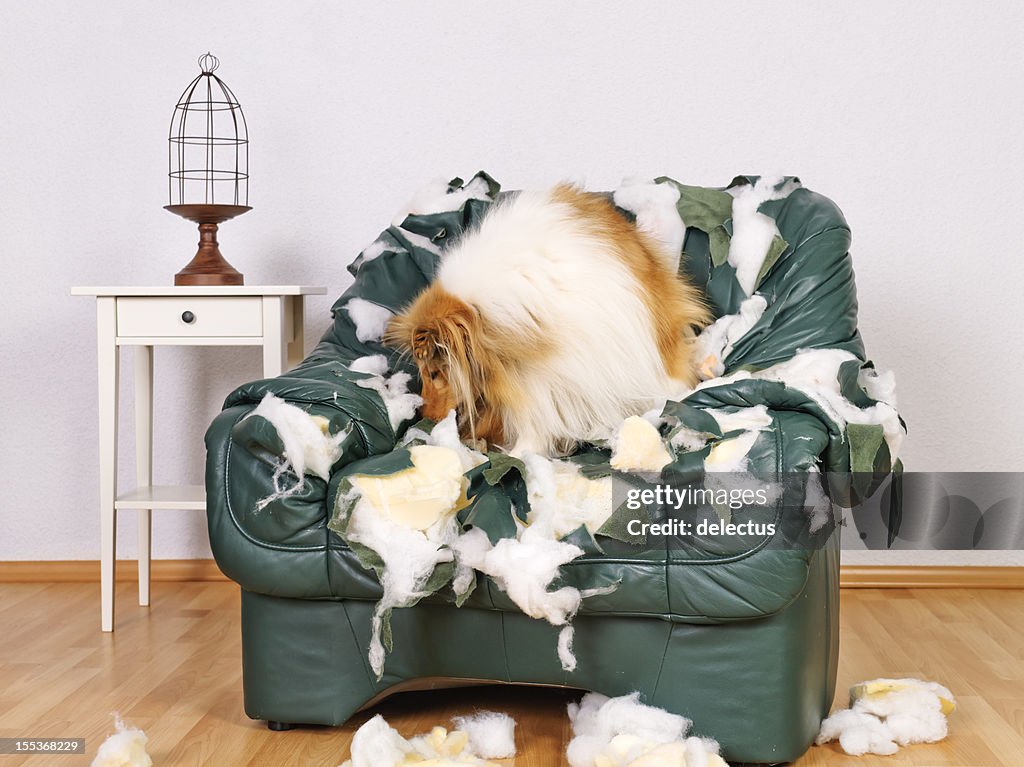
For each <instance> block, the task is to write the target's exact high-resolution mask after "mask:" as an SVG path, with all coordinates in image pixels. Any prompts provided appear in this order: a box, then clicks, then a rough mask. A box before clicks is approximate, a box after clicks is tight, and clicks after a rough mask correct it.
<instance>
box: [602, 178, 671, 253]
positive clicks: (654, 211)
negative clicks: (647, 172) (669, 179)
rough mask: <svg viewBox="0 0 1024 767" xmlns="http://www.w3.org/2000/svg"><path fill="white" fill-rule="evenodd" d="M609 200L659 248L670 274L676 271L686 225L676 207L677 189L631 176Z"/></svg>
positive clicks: (669, 185)
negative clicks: (671, 271)
mask: <svg viewBox="0 0 1024 767" xmlns="http://www.w3.org/2000/svg"><path fill="white" fill-rule="evenodd" d="M612 199H613V201H614V202H615V204H616V205H618V206H619V207H620V208H622V209H623V210H628V211H629V212H630V213H632V214H633V215H635V216H636V225H637V228H638V229H640V230H641V231H642V232H645V233H646V234H648V235H650V236H651V237H652V238H653V239H654V240H656V241H657V242H658V243H659V244H661V246H662V248H663V250H664V256H665V258H666V259H668V264H669V266H670V267H671V268H672V269H673V271H674V270H676V269H678V268H679V257H680V256H681V255H682V252H683V238H684V237H685V236H686V225H685V224H684V222H683V219H682V218H681V217H680V216H679V208H678V207H677V206H676V203H678V202H679V190H678V189H677V188H676V186H675V185H674V184H656V183H654V182H653V181H651V180H650V179H646V178H640V177H635V176H634V177H630V178H627V179H624V180H623V182H622V185H621V186H619V188H618V189H616V190H615V193H614V194H613V195H612Z"/></svg>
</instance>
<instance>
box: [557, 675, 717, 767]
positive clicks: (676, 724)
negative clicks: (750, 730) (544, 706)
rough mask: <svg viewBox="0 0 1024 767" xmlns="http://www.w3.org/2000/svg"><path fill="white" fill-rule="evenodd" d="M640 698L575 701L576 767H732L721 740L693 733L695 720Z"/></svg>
mask: <svg viewBox="0 0 1024 767" xmlns="http://www.w3.org/2000/svg"><path fill="white" fill-rule="evenodd" d="M639 699H640V693H636V692H634V693H632V694H631V695H624V696H621V697H618V698H608V697H606V696H604V695H600V694H599V693H593V692H591V693H587V694H586V695H584V696H583V699H582V700H581V701H580V702H579V703H570V704H569V706H568V712H569V720H570V721H571V723H572V732H573V737H572V740H570V741H569V745H568V747H567V748H566V758H567V759H568V760H569V764H570V767H727V765H726V763H725V761H724V760H723V759H722V757H721V756H719V753H718V752H719V748H718V744H717V743H716V742H715V741H713V740H710V739H708V738H699V737H694V736H690V737H687V732H688V730H689V729H690V724H691V722H690V720H689V719H686V718H685V717H682V716H679V715H678V714H671V713H669V712H668V711H665V710H663V709H660V708H656V707H654V706H646V705H644V704H642V703H640V700H639Z"/></svg>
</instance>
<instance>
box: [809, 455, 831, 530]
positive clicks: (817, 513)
mask: <svg viewBox="0 0 1024 767" xmlns="http://www.w3.org/2000/svg"><path fill="white" fill-rule="evenodd" d="M824 481H825V479H824V477H822V476H821V470H820V469H819V468H818V467H817V466H811V467H810V468H809V469H808V470H807V479H806V485H805V486H804V488H805V489H804V508H805V509H806V510H807V515H808V524H807V529H808V531H809V532H812V533H816V532H818V531H819V530H821V529H822V528H824V527H825V525H827V524H828V521H829V520H830V519H835V507H834V506H833V505H832V499H830V498H829V497H828V495H827V494H826V493H825V486H824V484H823V483H824Z"/></svg>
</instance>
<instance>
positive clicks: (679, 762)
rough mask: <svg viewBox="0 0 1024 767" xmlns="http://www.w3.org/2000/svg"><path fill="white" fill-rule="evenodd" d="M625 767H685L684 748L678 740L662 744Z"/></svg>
mask: <svg viewBox="0 0 1024 767" xmlns="http://www.w3.org/2000/svg"><path fill="white" fill-rule="evenodd" d="M627 767H686V746H684V745H683V744H682V743H681V742H679V741H678V740H677V741H673V742H672V743H662V744H661V745H659V746H655V747H654V748H652V749H651V750H650V751H648V752H647V753H646V754H643V755H642V756H638V757H637V758H636V759H634V760H633V761H632V762H630V763H629V764H628V765H627Z"/></svg>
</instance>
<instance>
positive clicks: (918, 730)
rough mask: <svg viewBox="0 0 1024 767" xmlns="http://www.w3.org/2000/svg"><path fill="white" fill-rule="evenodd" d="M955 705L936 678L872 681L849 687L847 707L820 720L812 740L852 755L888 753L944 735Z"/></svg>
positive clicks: (938, 738)
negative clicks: (928, 679) (836, 747)
mask: <svg viewBox="0 0 1024 767" xmlns="http://www.w3.org/2000/svg"><path fill="white" fill-rule="evenodd" d="M955 709H956V700H955V699H954V698H953V694H952V693H951V692H950V691H949V690H947V689H946V688H945V687H943V686H942V685H941V684H937V683H936V682H923V681H921V680H919V679H874V680H872V681H870V682H863V683H861V684H858V685H855V686H853V687H851V688H850V708H848V709H843V710H841V711H836V712H835V713H834V714H832V716H830V717H829V718H828V719H826V720H825V721H824V722H822V723H821V731H820V733H819V734H818V738H817V740H816V741H815V742H816V743H817V744H818V745H822V744H824V743H830V742H831V741H833V740H838V741H839V745H840V746H841V747H842V749H843V751H845V752H846V753H848V754H851V755H853V756H861V755H863V754H879V755H883V756H887V755H890V754H895V753H896V752H897V751H899V747H900V746H908V745H911V744H912V743H934V742H936V741H939V740H942V739H943V738H945V737H946V733H947V722H946V716H947V715H948V714H951V713H952V712H953V711H954V710H955Z"/></svg>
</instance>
